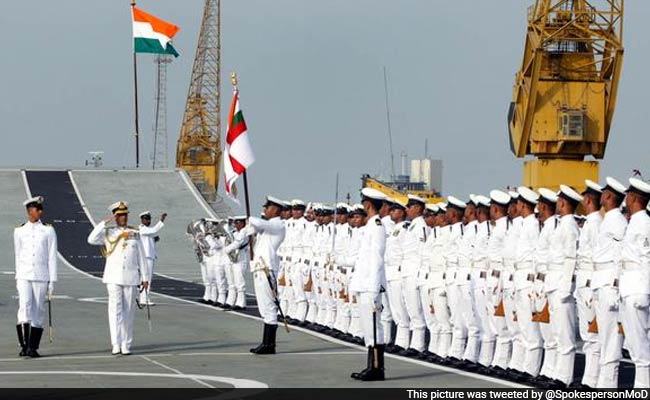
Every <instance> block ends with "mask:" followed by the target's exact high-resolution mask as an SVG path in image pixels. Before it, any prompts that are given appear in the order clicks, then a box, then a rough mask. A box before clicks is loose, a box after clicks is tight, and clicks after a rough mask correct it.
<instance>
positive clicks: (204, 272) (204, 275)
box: [199, 260, 212, 301]
mask: <svg viewBox="0 0 650 400" xmlns="http://www.w3.org/2000/svg"><path fill="white" fill-rule="evenodd" d="M199 267H200V268H201V282H203V287H205V290H204V291H203V300H205V301H208V300H212V299H211V298H210V296H211V294H212V290H211V285H210V277H209V274H208V266H207V263H206V262H205V260H203V261H201V262H200V263H199Z"/></svg>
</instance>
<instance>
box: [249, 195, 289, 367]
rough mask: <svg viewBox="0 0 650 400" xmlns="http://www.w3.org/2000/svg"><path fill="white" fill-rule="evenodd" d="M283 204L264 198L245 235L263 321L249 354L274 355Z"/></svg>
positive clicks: (283, 230) (282, 233)
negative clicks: (248, 238)
mask: <svg viewBox="0 0 650 400" xmlns="http://www.w3.org/2000/svg"><path fill="white" fill-rule="evenodd" d="M283 207H284V202H283V201H282V200H278V199H276V198H275V197H271V196H268V197H267V198H266V203H265V204H264V219H262V218H256V217H250V218H248V226H247V227H246V228H245V232H246V235H248V236H252V235H257V236H256V237H255V246H254V248H253V256H254V258H253V262H252V263H251V272H252V273H253V281H254V284H255V297H256V299H257V308H258V310H259V312H260V315H261V317H262V318H263V319H264V334H263V337H262V343H260V345H259V346H257V347H255V348H253V349H250V352H251V353H253V354H275V334H276V332H277V330H278V303H279V300H278V292H277V278H276V277H277V274H278V271H279V269H280V259H279V257H278V248H279V247H280V244H281V243H282V241H283V240H284V235H285V226H284V221H282V220H281V219H280V211H281V210H282V208H283Z"/></svg>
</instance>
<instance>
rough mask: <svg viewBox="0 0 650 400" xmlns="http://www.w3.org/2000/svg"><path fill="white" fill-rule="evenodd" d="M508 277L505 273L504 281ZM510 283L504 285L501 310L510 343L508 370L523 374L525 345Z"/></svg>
mask: <svg viewBox="0 0 650 400" xmlns="http://www.w3.org/2000/svg"><path fill="white" fill-rule="evenodd" d="M510 276H511V274H510V273H506V279H509V277H510ZM511 283H512V282H511ZM511 283H510V284H508V285H504V288H503V308H504V310H505V314H506V316H505V322H506V327H507V329H508V333H509V335H510V338H511V343H512V347H511V356H510V360H509V361H508V368H510V369H514V370H515V371H519V372H523V370H524V357H525V356H526V345H525V342H524V338H523V335H522V333H521V329H519V323H518V321H517V320H518V319H519V318H517V307H516V301H515V297H516V296H515V295H516V292H515V288H514V287H513V286H511Z"/></svg>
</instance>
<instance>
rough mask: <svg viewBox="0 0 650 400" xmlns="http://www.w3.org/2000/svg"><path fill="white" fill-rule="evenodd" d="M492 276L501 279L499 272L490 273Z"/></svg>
mask: <svg viewBox="0 0 650 400" xmlns="http://www.w3.org/2000/svg"><path fill="white" fill-rule="evenodd" d="M492 276H493V277H494V278H497V279H498V278H501V271H497V270H494V271H492Z"/></svg>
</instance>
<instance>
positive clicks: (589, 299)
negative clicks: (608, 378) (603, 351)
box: [574, 271, 600, 388]
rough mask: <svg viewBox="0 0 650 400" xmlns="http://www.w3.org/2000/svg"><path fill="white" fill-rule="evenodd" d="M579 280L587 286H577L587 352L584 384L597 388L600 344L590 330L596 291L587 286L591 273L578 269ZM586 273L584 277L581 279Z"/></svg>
mask: <svg viewBox="0 0 650 400" xmlns="http://www.w3.org/2000/svg"><path fill="white" fill-rule="evenodd" d="M577 275H578V277H577V279H576V281H577V282H584V284H585V286H582V287H578V288H576V291H575V294H574V296H575V298H576V308H577V312H578V332H579V333H580V338H581V339H582V341H583V344H582V351H583V352H584V353H585V368H584V373H583V374H582V384H583V385H587V386H589V387H592V388H595V387H596V385H597V383H598V373H599V371H600V365H599V364H598V360H599V359H600V344H599V343H598V334H597V333H590V332H589V323H590V322H591V321H592V320H593V319H594V318H595V317H596V314H595V312H594V303H593V300H594V293H593V290H592V289H591V288H590V287H587V286H586V281H587V280H588V279H589V278H588V277H589V276H590V275H591V273H588V272H587V273H586V274H585V273H583V272H581V271H578V273H577ZM581 275H584V279H581Z"/></svg>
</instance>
